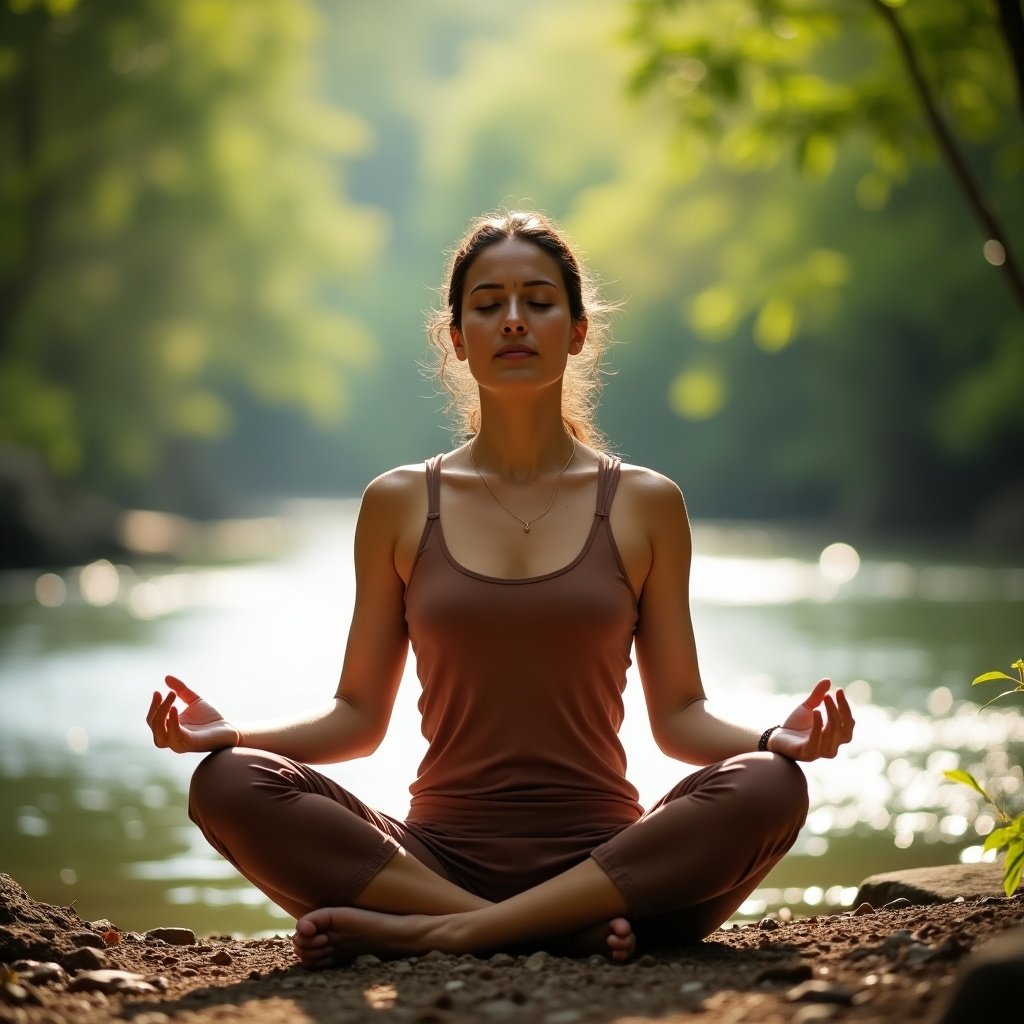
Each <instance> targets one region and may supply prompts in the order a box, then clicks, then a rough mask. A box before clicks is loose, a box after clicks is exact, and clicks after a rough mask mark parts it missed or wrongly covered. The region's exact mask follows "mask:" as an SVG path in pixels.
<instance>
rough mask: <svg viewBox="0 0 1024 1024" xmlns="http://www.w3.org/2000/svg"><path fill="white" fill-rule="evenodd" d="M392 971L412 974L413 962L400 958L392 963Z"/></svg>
mask: <svg viewBox="0 0 1024 1024" xmlns="http://www.w3.org/2000/svg"><path fill="white" fill-rule="evenodd" d="M391 971H392V973H394V974H411V973H412V964H411V963H409V961H408V960H399V961H397V962H396V963H393V964H392V965H391Z"/></svg>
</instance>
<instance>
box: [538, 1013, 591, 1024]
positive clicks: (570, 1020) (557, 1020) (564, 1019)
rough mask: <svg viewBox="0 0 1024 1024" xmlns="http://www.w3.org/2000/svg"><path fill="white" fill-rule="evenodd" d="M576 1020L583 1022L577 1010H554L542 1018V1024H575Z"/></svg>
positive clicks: (581, 1015)
mask: <svg viewBox="0 0 1024 1024" xmlns="http://www.w3.org/2000/svg"><path fill="white" fill-rule="evenodd" d="M578 1020H583V1014H582V1013H581V1012H580V1011H579V1010H555V1011H554V1012H553V1013H548V1014H545V1016H544V1017H543V1021H544V1024H576V1021H578Z"/></svg>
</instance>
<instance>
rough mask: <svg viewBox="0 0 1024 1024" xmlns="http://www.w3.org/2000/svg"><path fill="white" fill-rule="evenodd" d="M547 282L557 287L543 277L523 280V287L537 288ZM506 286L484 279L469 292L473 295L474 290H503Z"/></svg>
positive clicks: (552, 286) (550, 285)
mask: <svg viewBox="0 0 1024 1024" xmlns="http://www.w3.org/2000/svg"><path fill="white" fill-rule="evenodd" d="M545 284H546V285H548V286H549V287H551V288H555V287H556V285H555V282H554V281H546V280H544V279H543V278H542V279H540V280H537V281H524V282H523V287H524V288H536V287H537V286H538V285H545ZM504 288H505V286H504V285H503V284H492V283H491V282H489V281H484V282H483V283H482V284H478V285H476V287H475V288H473V289H471V290H470V293H469V294H470V295H472V294H473V293H474V292H479V291H483V290H484V289H489V290H491V291H503V290H504Z"/></svg>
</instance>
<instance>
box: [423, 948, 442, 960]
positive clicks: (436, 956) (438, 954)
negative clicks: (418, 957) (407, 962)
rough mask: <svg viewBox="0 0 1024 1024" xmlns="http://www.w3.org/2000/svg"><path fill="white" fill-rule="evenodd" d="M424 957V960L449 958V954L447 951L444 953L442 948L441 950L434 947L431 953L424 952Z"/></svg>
mask: <svg viewBox="0 0 1024 1024" xmlns="http://www.w3.org/2000/svg"><path fill="white" fill-rule="evenodd" d="M423 959H424V960H431V961H435V960H447V959H448V955H447V954H446V953H442V952H441V950H439V949H432V950H431V951H430V952H429V953H424V954H423Z"/></svg>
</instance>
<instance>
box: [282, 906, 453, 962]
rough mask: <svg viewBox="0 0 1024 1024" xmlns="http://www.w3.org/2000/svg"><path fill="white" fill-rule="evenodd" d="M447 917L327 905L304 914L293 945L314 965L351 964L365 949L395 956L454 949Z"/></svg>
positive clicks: (300, 955)
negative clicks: (447, 947)
mask: <svg viewBox="0 0 1024 1024" xmlns="http://www.w3.org/2000/svg"><path fill="white" fill-rule="evenodd" d="M447 920H448V919H447V918H446V917H440V916H439V917H430V916H427V915H425V914H401V915H400V914H381V913H378V912H377V911H375V910H361V909H359V908H357V907H324V908H321V909H320V910H314V911H311V912H310V913H308V914H304V915H303V916H302V917H300V918H299V920H298V921H297V922H296V923H295V934H294V935H293V936H292V945H293V946H294V947H295V954H296V956H298V958H299V962H300V963H301V964H302V966H303V967H306V968H308V969H309V970H317V969H318V968H322V967H333V966H337V965H340V964H346V963H349V962H350V961H351V960H353V959H355V957H357V956H359V954H360V953H374V954H376V955H377V956H379V957H383V958H384V959H389V958H390V959H394V958H395V957H401V956H409V955H411V954H413V953H426V952H429V951H430V950H432V949H440V950H442V951H444V952H449V951H450V950H447V949H446V946H448V945H449V943H448V941H447V940H446V936H445V927H444V925H445V922H446V921H447Z"/></svg>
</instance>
